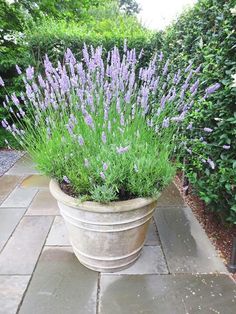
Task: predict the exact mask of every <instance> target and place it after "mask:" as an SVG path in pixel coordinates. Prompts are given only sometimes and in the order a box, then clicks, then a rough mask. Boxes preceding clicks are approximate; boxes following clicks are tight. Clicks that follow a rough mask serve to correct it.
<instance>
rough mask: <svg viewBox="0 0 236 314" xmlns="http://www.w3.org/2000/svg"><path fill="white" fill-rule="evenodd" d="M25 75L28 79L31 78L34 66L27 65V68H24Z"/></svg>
mask: <svg viewBox="0 0 236 314" xmlns="http://www.w3.org/2000/svg"><path fill="white" fill-rule="evenodd" d="M26 77H27V79H28V80H32V79H33V78H34V68H33V67H31V66H29V67H28V68H27V69H26Z"/></svg>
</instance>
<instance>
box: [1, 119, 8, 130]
mask: <svg viewBox="0 0 236 314" xmlns="http://www.w3.org/2000/svg"><path fill="white" fill-rule="evenodd" d="M1 123H2V127H3V128H4V129H6V128H7V123H6V120H2V122H1Z"/></svg>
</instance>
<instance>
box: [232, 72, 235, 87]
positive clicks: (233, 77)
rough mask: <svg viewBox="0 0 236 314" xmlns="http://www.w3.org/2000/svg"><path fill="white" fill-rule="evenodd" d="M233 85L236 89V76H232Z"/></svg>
mask: <svg viewBox="0 0 236 314" xmlns="http://www.w3.org/2000/svg"><path fill="white" fill-rule="evenodd" d="M232 79H233V83H232V84H231V87H234V88H236V74H233V75H232Z"/></svg>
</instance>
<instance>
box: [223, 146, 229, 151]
mask: <svg viewBox="0 0 236 314" xmlns="http://www.w3.org/2000/svg"><path fill="white" fill-rule="evenodd" d="M222 147H223V148H224V149H227V150H228V149H230V145H223V146H222Z"/></svg>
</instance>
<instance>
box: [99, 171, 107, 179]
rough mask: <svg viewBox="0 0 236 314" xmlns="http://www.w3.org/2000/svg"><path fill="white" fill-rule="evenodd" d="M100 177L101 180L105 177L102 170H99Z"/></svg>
mask: <svg viewBox="0 0 236 314" xmlns="http://www.w3.org/2000/svg"><path fill="white" fill-rule="evenodd" d="M100 177H101V178H102V179H103V180H105V179H106V176H105V174H104V172H102V171H101V172H100Z"/></svg>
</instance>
